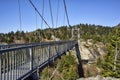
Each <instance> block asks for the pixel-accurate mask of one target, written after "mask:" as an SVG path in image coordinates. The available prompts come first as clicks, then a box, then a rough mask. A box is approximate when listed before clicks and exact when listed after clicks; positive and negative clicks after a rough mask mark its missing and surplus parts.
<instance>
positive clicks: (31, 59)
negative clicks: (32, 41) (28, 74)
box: [29, 48, 33, 70]
mask: <svg viewBox="0 0 120 80" xmlns="http://www.w3.org/2000/svg"><path fill="white" fill-rule="evenodd" d="M32 52H33V51H32V48H29V54H30V66H29V67H30V70H32V68H33V53H32Z"/></svg>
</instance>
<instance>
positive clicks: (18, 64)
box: [0, 41, 77, 80]
mask: <svg viewBox="0 0 120 80" xmlns="http://www.w3.org/2000/svg"><path fill="white" fill-rule="evenodd" d="M76 44H77V41H57V42H43V43H34V44H26V45H25V44H23V45H20V44H19V45H17V46H12V48H11V47H10V46H9V48H8V46H7V47H6V48H4V49H2V46H1V50H0V80H24V79H25V78H27V77H29V76H30V75H31V74H32V73H34V72H36V71H37V70H38V69H42V68H43V67H45V65H47V64H49V63H51V62H52V61H54V59H56V58H58V57H60V56H61V55H62V54H63V53H66V52H67V51H69V50H71V49H72V48H73V47H75V45H76Z"/></svg>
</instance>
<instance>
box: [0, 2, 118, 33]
mask: <svg viewBox="0 0 120 80" xmlns="http://www.w3.org/2000/svg"><path fill="white" fill-rule="evenodd" d="M32 1H33V3H34V4H35V6H36V7H37V9H38V10H39V12H40V13H42V5H43V4H42V2H43V0H32ZM44 1H45V9H44V18H45V20H46V21H47V23H48V24H49V25H50V26H51V27H52V24H51V16H50V8H49V4H48V1H49V0H44ZM59 1H60V7H59V14H58V15H59V16H58V24H57V26H62V25H67V21H66V18H65V21H64V8H63V0H59ZM57 2H58V0H51V5H52V11H53V19H54V25H55V24H56V13H57ZM20 4H21V16H22V17H21V18H22V26H21V27H22V30H24V31H28V32H29V31H34V30H36V29H38V28H41V18H40V17H39V15H38V14H37V13H36V12H35V10H34V9H33V7H32V6H31V4H30V3H29V1H28V0H20ZM66 4H67V10H68V16H69V20H70V24H71V25H76V24H80V23H88V24H96V25H104V26H111V27H112V26H115V25H117V24H118V23H120V10H119V8H120V0H66ZM36 16H37V17H36ZM36 19H37V20H36ZM36 22H37V24H36ZM54 27H56V26H54ZM42 28H47V26H46V25H45V24H43V26H42ZM17 30H20V24H19V8H18V0H0V33H7V32H10V31H17Z"/></svg>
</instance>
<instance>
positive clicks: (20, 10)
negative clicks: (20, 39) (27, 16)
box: [18, 0, 22, 32]
mask: <svg viewBox="0 0 120 80" xmlns="http://www.w3.org/2000/svg"><path fill="white" fill-rule="evenodd" d="M18 6H19V21H20V32H21V30H22V29H21V24H22V21H21V8H20V0H18Z"/></svg>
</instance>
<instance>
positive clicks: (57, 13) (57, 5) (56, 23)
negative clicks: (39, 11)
mask: <svg viewBox="0 0 120 80" xmlns="http://www.w3.org/2000/svg"><path fill="white" fill-rule="evenodd" d="M59 2H60V0H58V3H57V17H56V27H57V25H58V13H59Z"/></svg>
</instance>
